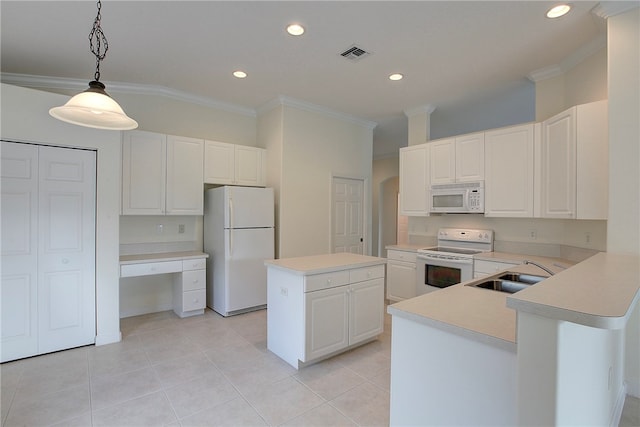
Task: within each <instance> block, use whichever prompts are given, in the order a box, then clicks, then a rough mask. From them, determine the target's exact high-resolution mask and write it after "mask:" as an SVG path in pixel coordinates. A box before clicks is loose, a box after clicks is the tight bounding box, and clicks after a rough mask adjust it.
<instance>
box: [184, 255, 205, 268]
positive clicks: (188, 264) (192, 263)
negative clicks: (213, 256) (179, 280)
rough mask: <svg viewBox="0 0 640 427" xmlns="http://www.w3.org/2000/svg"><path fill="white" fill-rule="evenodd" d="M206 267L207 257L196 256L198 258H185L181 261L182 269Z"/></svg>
mask: <svg viewBox="0 0 640 427" xmlns="http://www.w3.org/2000/svg"><path fill="white" fill-rule="evenodd" d="M204 268H207V259H206V258H198V259H185V260H183V261H182V270H184V271H187V270H202V269H204Z"/></svg>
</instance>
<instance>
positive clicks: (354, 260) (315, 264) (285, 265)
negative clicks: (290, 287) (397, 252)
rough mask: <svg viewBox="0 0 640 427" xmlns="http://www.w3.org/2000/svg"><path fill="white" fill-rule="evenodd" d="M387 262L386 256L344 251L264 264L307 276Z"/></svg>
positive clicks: (282, 259) (275, 260) (277, 260)
mask: <svg viewBox="0 0 640 427" xmlns="http://www.w3.org/2000/svg"><path fill="white" fill-rule="evenodd" d="M386 262H387V260H386V259H385V258H378V257H373V256H367V255H359V254H352V253H348V252H342V253H336V254H323V255H311V256H302V257H295V258H281V259H274V260H268V261H265V262H264V264H265V265H266V266H267V267H275V268H279V269H282V270H287V271H289V272H292V273H294V274H298V275H301V276H307V275H311V274H320V273H330V272H332V271H340V270H347V269H352V268H355V267H369V266H372V265H378V264H385V263H386Z"/></svg>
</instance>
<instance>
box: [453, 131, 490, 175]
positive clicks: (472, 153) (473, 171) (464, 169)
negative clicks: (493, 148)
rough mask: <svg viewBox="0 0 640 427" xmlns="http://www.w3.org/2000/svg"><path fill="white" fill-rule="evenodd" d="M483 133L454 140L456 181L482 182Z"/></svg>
mask: <svg viewBox="0 0 640 427" xmlns="http://www.w3.org/2000/svg"><path fill="white" fill-rule="evenodd" d="M484 143H485V140H484V132H480V133H473V134H469V135H463V136H461V137H458V138H456V149H455V159H456V169H455V171H456V181H458V182H469V181H482V180H483V179H484Z"/></svg>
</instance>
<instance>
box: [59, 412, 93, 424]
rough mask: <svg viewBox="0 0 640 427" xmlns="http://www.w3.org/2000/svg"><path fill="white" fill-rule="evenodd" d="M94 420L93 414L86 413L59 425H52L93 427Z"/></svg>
mask: <svg viewBox="0 0 640 427" xmlns="http://www.w3.org/2000/svg"><path fill="white" fill-rule="evenodd" d="M91 423H92V418H91V412H90V411H89V412H85V413H84V414H82V415H80V416H77V417H75V418H71V419H67V420H64V421H60V422H59V423H56V424H53V425H51V427H87V426H91Z"/></svg>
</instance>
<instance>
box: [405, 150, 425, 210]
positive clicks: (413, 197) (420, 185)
mask: <svg viewBox="0 0 640 427" xmlns="http://www.w3.org/2000/svg"><path fill="white" fill-rule="evenodd" d="M427 153H428V147H427V144H422V145H415V146H412V147H405V148H401V149H400V214H401V215H406V216H426V215H429V199H428V195H429V190H428V186H429V176H428V172H427V165H428V156H427Z"/></svg>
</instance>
